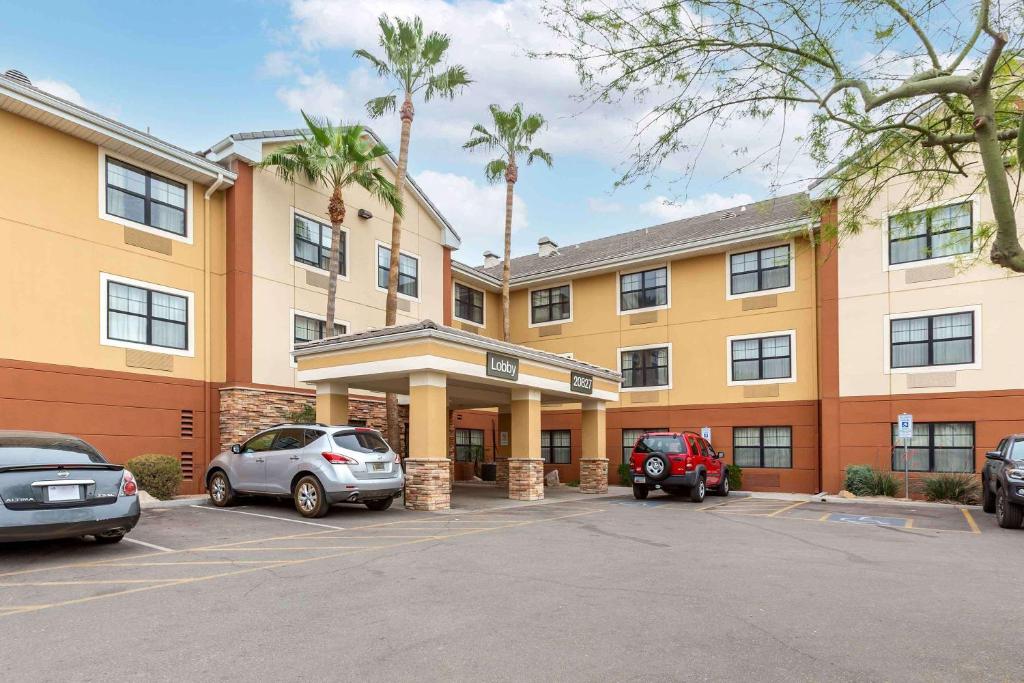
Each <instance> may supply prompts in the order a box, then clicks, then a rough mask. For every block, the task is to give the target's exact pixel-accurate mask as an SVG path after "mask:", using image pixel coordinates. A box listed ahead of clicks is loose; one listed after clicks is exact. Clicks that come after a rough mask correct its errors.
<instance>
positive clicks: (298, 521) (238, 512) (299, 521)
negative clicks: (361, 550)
mask: <svg viewBox="0 0 1024 683" xmlns="http://www.w3.org/2000/svg"><path fill="white" fill-rule="evenodd" d="M189 507H194V508H196V509H197V510H211V511H213V512H234V513H235V514H236V515H250V516H252V517H264V518H266V519H276V520H278V521H279V522H294V523H295V524H308V525H309V526H321V527H323V528H325V529H337V530H338V531H345V527H343V526H332V525H330V524H321V523H320V522H307V521H306V520H304V519H291V518H289V517H277V516H275V515H262V514H260V513H258V512H245V511H243V510H233V509H228V508H215V507H210V506H209V505H190V506H189Z"/></svg>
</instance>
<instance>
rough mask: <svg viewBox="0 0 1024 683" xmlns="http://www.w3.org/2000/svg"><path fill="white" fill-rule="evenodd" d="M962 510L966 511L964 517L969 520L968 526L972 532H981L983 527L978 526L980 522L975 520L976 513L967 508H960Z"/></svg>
mask: <svg viewBox="0 0 1024 683" xmlns="http://www.w3.org/2000/svg"><path fill="white" fill-rule="evenodd" d="M960 512H962V513H964V519H966V520H967V526H969V527H971V533H973V534H980V533H981V529H979V528H978V523H977V522H975V521H974V515H972V514H971V511H970V510H968V509H967V508H960Z"/></svg>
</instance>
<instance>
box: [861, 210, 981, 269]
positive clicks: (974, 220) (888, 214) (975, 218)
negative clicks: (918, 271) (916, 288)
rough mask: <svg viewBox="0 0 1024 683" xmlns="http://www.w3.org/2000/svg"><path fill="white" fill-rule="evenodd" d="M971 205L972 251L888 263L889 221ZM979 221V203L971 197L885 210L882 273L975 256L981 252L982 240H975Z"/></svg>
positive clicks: (883, 218) (882, 230) (882, 231)
mask: <svg viewBox="0 0 1024 683" xmlns="http://www.w3.org/2000/svg"><path fill="white" fill-rule="evenodd" d="M968 202H969V203H970V204H971V240H972V241H973V243H974V244H973V245H972V246H973V247H974V249H973V250H972V251H968V252H965V253H963V254H953V255H951V256H938V257H936V258H930V259H925V260H923V261H909V262H907V263H896V264H890V263H889V219H890V218H895V217H896V216H901V215H903V214H905V213H913V212H914V211H927V210H928V209H937V208H939V207H943V206H950V205H952V204H965V203H968ZM980 221H981V203H980V202H979V201H978V198H977V197H975V196H973V195H970V196H968V195H960V196H958V197H951V198H949V199H943V200H940V201H934V202H925V203H923V204H917V205H915V206H912V207H910V208H909V209H907V210H905V211H889V210H886V211H885V213H883V214H882V229H881V231H880V232H881V233H882V270H883V271H884V272H890V271H898V270H910V269H913V268H923V267H927V266H936V265H941V264H944V263H956V261H957V259H962V258H968V257H970V256H972V255H977V254H979V253H980V251H981V246H982V242H983V240H979V239H977V231H978V224H979V222H980Z"/></svg>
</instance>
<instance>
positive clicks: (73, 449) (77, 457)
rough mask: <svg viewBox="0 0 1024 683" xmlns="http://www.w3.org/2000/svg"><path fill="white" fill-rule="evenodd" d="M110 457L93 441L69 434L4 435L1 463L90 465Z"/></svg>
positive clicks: (12, 464)
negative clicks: (100, 450)
mask: <svg viewBox="0 0 1024 683" xmlns="http://www.w3.org/2000/svg"><path fill="white" fill-rule="evenodd" d="M106 462H107V461H106V460H105V459H104V458H103V456H102V455H100V454H99V453H98V452H97V451H96V449H95V448H93V447H92V446H90V445H89V444H87V443H85V442H84V441H81V440H80V439H74V438H71V437H67V436H56V435H55V436H43V435H20V436H3V437H0V467H17V466H20V465H89V464H92V463H106Z"/></svg>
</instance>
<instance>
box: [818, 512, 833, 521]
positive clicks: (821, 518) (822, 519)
mask: <svg viewBox="0 0 1024 683" xmlns="http://www.w3.org/2000/svg"><path fill="white" fill-rule="evenodd" d="M831 514H832V513H831V512H826V513H825V514H823V515H822V516H821V517H818V521H819V522H827V521H828V518H829V516H830V515H831Z"/></svg>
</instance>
